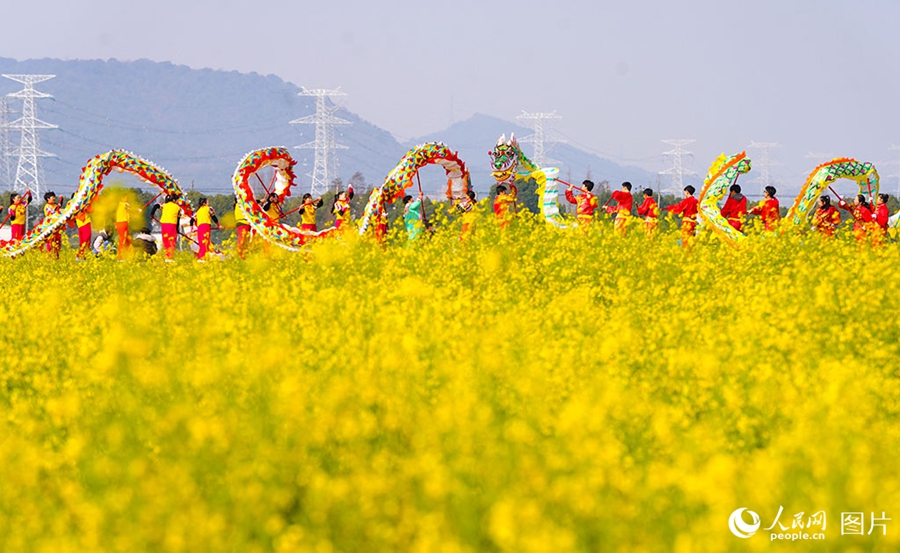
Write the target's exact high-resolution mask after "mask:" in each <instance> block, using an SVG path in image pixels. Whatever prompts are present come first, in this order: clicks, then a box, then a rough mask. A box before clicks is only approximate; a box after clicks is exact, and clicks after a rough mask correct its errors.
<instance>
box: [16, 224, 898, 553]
mask: <svg viewBox="0 0 900 553" xmlns="http://www.w3.org/2000/svg"><path fill="white" fill-rule="evenodd" d="M457 224H458V223H457ZM457 238H458V237H457V233H456V231H455V230H453V229H452V228H451V227H449V226H447V225H445V226H444V227H443V232H439V233H438V234H437V235H436V236H435V237H434V238H433V239H431V240H427V241H423V242H421V243H418V244H414V245H412V246H409V245H407V244H404V243H403V241H402V240H400V237H395V242H394V243H392V244H389V245H388V247H387V248H386V249H384V250H382V249H381V248H379V247H377V246H375V245H373V244H370V243H369V242H367V241H362V240H359V239H357V238H356V237H353V236H348V237H346V238H345V239H341V240H327V241H324V242H321V243H318V244H315V245H313V246H311V247H310V248H309V250H308V251H306V252H301V253H295V254H294V253H289V252H278V253H277V254H275V255H273V256H271V257H268V258H267V257H264V256H263V255H261V254H257V255H253V256H251V257H250V258H249V259H247V260H246V261H241V260H240V259H236V258H233V257H232V258H228V259H226V260H224V261H214V262H209V263H206V264H197V263H194V262H192V261H191V258H190V257H189V256H188V254H187V253H184V254H181V255H182V257H180V258H179V260H178V262H177V263H175V264H169V265H166V264H164V263H162V262H161V260H160V259H152V260H151V261H149V262H146V263H138V262H135V263H115V262H114V261H112V260H109V259H96V260H94V259H91V260H89V261H87V262H84V263H76V262H75V261H74V260H73V253H72V252H71V251H67V252H64V254H65V255H64V259H62V260H60V261H59V262H54V261H50V260H48V259H46V258H44V256H42V255H40V254H37V253H31V254H29V255H27V256H25V257H24V258H22V259H17V260H0V284H2V290H3V295H4V301H2V302H0V317H2V320H3V322H4V325H5V326H4V331H3V334H2V342H0V344H2V346H0V347H2V349H0V351H2V361H0V384H2V387H0V390H2V392H0V393H2V401H0V405H2V410H3V412H2V416H0V470H2V479H0V550H2V551H41V552H43V551H47V552H50V551H52V552H66V551H129V552H134V551H190V552H196V551H242V552H257V551H259V552H266V551H278V552H294V551H299V552H306V551H309V552H322V553H325V552H332V551H342V552H349V551H452V552H463V551H504V552H506V551H508V552H537V551H552V552H566V551H614V550H615V551H640V552H643V551H651V552H652V551H677V552H689V551H770V550H772V551H807V550H812V551H850V550H856V551H896V550H898V549H900V474H898V472H900V469H898V467H900V462H898V453H900V426H898V418H900V371H898V359H900V327H898V323H897V309H898V305H900V302H898V299H900V272H898V271H897V269H896V268H897V267H898V261H900V255H898V253H900V250H898V245H897V244H893V243H892V244H887V245H886V246H884V247H881V248H878V249H871V248H868V247H863V248H861V247H859V246H858V245H856V244H855V243H853V242H852V241H850V240H846V241H845V240H836V241H832V242H822V241H821V240H819V239H818V238H817V237H811V236H807V237H797V236H785V237H781V238H776V237H763V236H754V237H751V238H750V239H749V240H748V248H747V250H746V251H740V252H739V251H734V250H732V249H729V248H727V247H725V246H722V245H721V244H719V243H718V242H716V241H715V240H714V239H712V240H709V241H705V240H701V241H700V243H698V244H697V245H696V247H694V248H692V249H691V250H689V251H685V250H684V249H682V248H681V247H680V246H679V245H678V243H677V233H676V232H675V231H669V232H668V233H665V234H663V235H662V236H659V237H657V239H656V240H649V241H648V240H646V239H645V238H644V236H643V235H642V234H640V231H639V229H637V228H635V229H633V230H632V232H631V233H630V234H629V236H627V237H626V238H624V239H621V238H619V237H617V236H614V234H613V232H612V230H611V226H610V225H609V223H608V222H606V223H602V224H598V225H596V226H595V227H594V228H593V229H591V230H590V232H588V233H586V234H585V233H583V232H582V231H580V230H571V231H557V230H555V229H552V228H549V227H547V226H545V225H543V224H537V223H535V222H533V221H528V220H523V221H520V222H519V224H517V225H516V226H514V227H513V228H511V229H508V231H507V232H506V233H505V234H502V233H501V232H500V231H499V230H498V229H497V228H496V227H495V226H494V225H493V224H492V223H490V222H489V221H483V222H482V223H481V226H480V227H479V228H478V230H477V232H476V234H475V236H474V237H472V239H470V240H468V241H466V242H463V243H460V242H459V241H458V239H457ZM157 257H159V256H157ZM740 507H747V508H750V509H751V510H753V511H755V512H756V513H759V515H760V517H761V519H762V524H763V526H768V525H769V524H770V523H771V522H772V521H773V519H774V518H775V515H776V513H777V512H778V511H779V508H780V507H783V510H784V514H783V515H782V516H781V519H780V520H781V523H782V524H785V525H786V526H787V527H790V526H791V521H792V520H793V518H794V515H795V514H797V513H801V512H803V513H806V515H805V516H808V515H810V514H812V513H814V512H817V511H822V510H824V511H826V513H827V517H828V518H827V529H826V530H825V534H826V536H827V538H826V539H825V540H824V541H817V542H813V541H801V542H794V543H771V541H770V533H769V532H764V531H762V530H761V531H760V532H759V533H758V535H756V536H753V537H752V538H749V539H740V538H738V537H735V536H734V535H732V533H731V532H730V531H729V528H728V520H729V516H730V515H731V513H732V512H733V511H734V510H735V509H738V508H740ZM850 511H853V512H864V513H865V516H866V521H865V526H866V528H865V530H866V531H868V530H869V528H868V526H869V513H870V512H875V514H876V515H879V516H880V515H881V513H882V512H884V513H885V514H886V516H887V517H889V518H892V519H893V520H892V521H890V522H887V528H886V535H882V534H883V533H882V531H881V529H880V528H875V531H874V532H873V533H872V534H871V535H868V534H867V535H864V536H842V535H841V520H840V513H841V512H850ZM747 520H748V521H749V519H747Z"/></svg>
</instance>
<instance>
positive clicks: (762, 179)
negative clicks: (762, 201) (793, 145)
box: [747, 142, 781, 196]
mask: <svg viewBox="0 0 900 553" xmlns="http://www.w3.org/2000/svg"><path fill="white" fill-rule="evenodd" d="M780 147H781V144H779V143H777V142H751V143H750V144H749V145H748V146H747V149H748V150H759V152H760V157H759V161H756V159H755V158H756V156H751V159H753V160H754V161H753V165H754V167H759V176H758V177H756V178H755V179H752V180H751V181H750V182H758V183H759V195H760V196H762V193H763V189H764V188H765V187H767V186H771V185H772V177H771V175H770V174H769V168H770V167H771V166H772V165H775V163H773V162H772V160H771V158H770V157H769V150H774V149H775V148H780Z"/></svg>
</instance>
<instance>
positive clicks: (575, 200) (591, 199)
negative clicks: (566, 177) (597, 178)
mask: <svg viewBox="0 0 900 553" xmlns="http://www.w3.org/2000/svg"><path fill="white" fill-rule="evenodd" d="M574 190H578V191H579V192H581V194H578V195H577V196H576V195H575V192H574ZM593 190H594V183H593V182H592V181H590V180H584V181H583V182H582V183H581V187H580V188H579V187H577V186H575V185H572V184H568V183H566V201H567V202H569V203H570V204H575V220H576V221H578V225H579V226H580V227H582V228H584V229H587V228H588V227H589V226H591V223H593V222H594V211H596V210H597V208H598V207H599V206H600V200H598V199H597V196H595V195H594V193H593Z"/></svg>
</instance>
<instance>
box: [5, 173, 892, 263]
mask: <svg viewBox="0 0 900 553" xmlns="http://www.w3.org/2000/svg"><path fill="white" fill-rule="evenodd" d="M566 186H567V188H566V190H565V198H566V201H568V202H569V203H571V204H574V206H575V212H576V220H577V222H578V224H579V226H580V227H582V228H585V229H586V228H589V227H590V226H591V224H592V223H593V222H594V220H595V218H596V215H597V213H598V212H599V213H602V212H606V213H609V214H611V215H612V216H613V217H614V232H615V233H616V234H618V235H620V236H625V235H626V234H627V233H628V231H629V228H630V227H632V226H633V225H634V223H636V222H638V223H640V224H641V226H642V227H643V232H644V233H645V234H646V235H647V236H648V237H652V236H654V235H655V234H656V232H657V230H658V228H659V218H660V214H661V211H667V212H669V213H671V214H673V215H676V216H679V217H680V219H681V233H680V234H681V243H682V245H685V246H688V245H689V244H690V242H691V241H692V240H693V238H694V237H695V236H696V234H697V228H698V224H699V219H698V210H699V200H698V199H697V198H696V197H694V194H695V193H696V189H695V188H694V187H693V186H690V185H689V186H685V187H684V198H683V199H682V200H681V201H679V202H677V203H675V204H673V205H669V206H666V207H663V208H660V206H659V205H658V203H657V200H656V198H655V197H654V191H653V190H652V189H650V188H646V189H644V190H643V191H642V192H641V196H642V197H641V203H640V205H638V206H637V208H636V209H635V208H634V205H635V198H634V196H633V194H632V185H631V183H630V182H623V183H622V185H621V187H620V189H619V190H615V191H613V192H612V194H611V196H610V197H609V200H607V202H606V204H604V205H602V206H601V205H600V201H599V199H598V197H597V196H596V195H595V194H594V193H593V190H594V183H593V182H591V181H590V180H585V181H584V182H583V183H582V185H581V186H575V185H572V184H568V183H567V184H566ZM496 192H497V193H496V196H495V197H494V200H493V204H492V211H493V214H494V217H495V218H496V221H497V224H498V225H499V227H500V228H501V229H503V228H506V227H508V226H509V225H510V224H511V223H512V221H513V220H514V219H515V218H516V216H517V214H518V209H519V207H518V203H517V199H518V198H517V196H518V190H517V188H516V187H515V185H510V186H509V187H507V186H505V185H498V186H497V191H496ZM776 192H777V191H776V190H775V187H773V186H767V187H765V195H764V198H763V200H762V201H761V202H759V203H758V205H756V206H755V207H752V208H748V205H747V197H746V196H744V195H743V194H742V193H741V187H740V185H737V184H735V185H732V186H731V188H730V190H729V194H728V197H727V198H726V200H725V203H724V205H723V206H722V208H721V214H722V217H723V218H725V219H726V220H727V221H728V223H729V224H730V225H731V226H732V227H734V228H735V229H736V230H738V231H743V229H744V226H745V225H746V223H747V221H748V218H749V217H750V216H757V217H759V220H760V221H761V223H762V227H763V229H764V231H766V232H774V231H775V230H777V228H778V227H779V224H780V218H781V206H780V204H779V201H778V198H777V197H776ZM353 195H354V194H353V189H352V188H350V189H348V190H345V191H341V192H339V193H337V194H335V196H334V198H333V201H332V205H331V215H332V216H333V218H334V224H333V227H334V229H335V230H336V231H343V230H346V229H347V228H349V227H351V226H352V216H351V208H350V201H351V200H352V199H353ZM32 200H33V197H32V194H31V192H30V191H29V192H26V193H25V194H18V193H14V194H12V196H11V198H10V205H9V208H8V215H7V217H6V219H5V220H4V221H3V224H6V222H7V221H8V222H9V225H10V229H11V238H10V239H11V240H12V241H16V240H22V239H23V238H24V237H25V225H26V219H27V207H28V205H29V204H30V203H31V202H32ZM423 200H424V195H423V194H422V192H421V191H420V192H419V194H418V197H415V198H414V197H413V196H410V195H407V196H404V198H403V216H402V219H401V220H402V223H403V225H404V227H405V229H406V232H407V235H408V238H409V240H417V239H419V237H421V236H422V235H423V234H426V233H427V234H430V233H432V232H433V231H434V226H433V224H432V223H431V222H430V221H429V220H428V217H427V215H426V213H425V206H424V203H423ZM888 200H889V196H888V195H887V194H878V196H877V200H876V205H875V206H871V205H869V203H868V202H867V200H866V196H864V195H859V196H857V197H856V199H855V200H854V201H853V203H848V202H846V201H845V200H844V199H843V198H840V197H839V198H838V201H837V203H836V205H834V204H832V200H831V197H830V196H828V195H822V196H820V197H819V200H818V205H817V207H816V209H815V211H814V212H813V213H812V215H811V226H812V228H813V229H815V230H816V231H818V232H819V233H821V234H822V235H823V236H826V237H833V236H834V235H835V233H836V232H837V228H838V226H839V225H840V224H841V222H842V218H841V214H840V211H839V208H840V209H842V210H844V211H846V212H847V213H848V214H849V218H850V219H851V220H852V222H853V227H852V232H853V236H854V237H855V238H856V239H857V240H858V241H861V242H862V241H871V242H872V243H876V244H877V243H879V242H881V241H882V240H883V239H884V237H885V236H886V235H887V230H888V218H889V212H888V206H887V203H888ZM44 202H45V203H44V206H43V211H44V216H45V217H50V216H55V215H58V214H59V213H61V211H62V209H63V206H62V198H60V197H59V196H57V195H56V194H55V193H54V192H47V193H46V194H45V195H44ZM258 204H259V206H260V208H261V209H262V211H263V212H264V213H265V214H266V216H267V217H268V218H269V219H270V220H271V221H273V222H278V221H281V220H283V219H284V218H285V217H286V216H287V215H290V214H292V213H295V212H297V213H299V217H300V221H299V223H300V224H299V228H300V229H301V231H304V232H307V233H316V232H318V227H317V223H316V213H317V210H319V209H320V208H322V206H323V204H324V202H323V200H322V199H321V198H313V197H312V195H311V194H304V195H303V197H302V199H301V203H300V206H299V207H297V208H295V209H293V210H290V211H287V212H285V211H284V209H283V199H282V198H280V197H279V196H278V195H277V194H275V193H274V192H273V193H270V194H268V195H266V197H265V198H264V199H263V200H258ZM146 207H147V206H143V207H142V208H140V209H138V211H143V210H144V208H146ZM2 209H3V208H2V206H0V211H2ZM451 210H452V212H455V213H456V214H457V215H458V216H459V218H460V220H461V228H460V239H461V240H462V239H465V238H466V237H468V236H470V235H471V234H472V233H473V232H474V230H475V225H476V220H477V196H476V193H475V192H474V191H472V190H468V191H467V192H466V194H465V195H464V196H463V197H462V198H460V199H457V200H455V201H454V202H453V203H452V206H451ZM149 216H150V219H151V220H153V221H155V222H157V223H158V224H159V226H160V230H161V234H162V246H163V251H164V256H165V258H166V260H167V261H171V260H172V259H173V258H174V255H175V249H176V244H177V242H178V238H179V236H181V237H183V238H185V239H187V240H188V241H190V242H192V243H193V244H194V246H195V248H192V249H195V251H196V257H197V259H198V260H200V261H204V260H205V259H206V258H207V256H208V255H209V254H210V253H211V252H215V253H221V252H218V250H217V249H216V248H215V246H214V245H213V242H212V239H211V236H212V231H213V230H214V229H221V228H224V227H222V226H221V225H220V223H219V219H218V217H217V215H216V213H215V211H214V210H213V208H212V207H211V206H210V205H209V201H208V200H207V199H206V198H200V199H199V201H198V206H197V208H196V210H195V211H194V213H193V215H192V217H191V218H190V228H191V229H192V232H190V233H189V234H188V233H185V232H184V230H183V227H182V226H181V223H182V219H183V216H184V213H183V210H182V204H181V203H179V202H178V198H177V197H175V196H172V195H167V196H165V198H164V201H162V202H161V203H157V204H155V205H154V206H153V207H152V209H151V210H150V212H149ZM234 218H235V227H234V228H235V230H236V235H237V252H238V255H240V256H241V257H242V258H243V257H245V255H246V253H247V251H248V247H249V244H250V237H251V227H250V223H249V222H248V221H247V219H246V217H245V216H244V212H243V210H242V209H241V208H240V206H239V205H238V203H237V201H236V200H235V203H234ZM131 221H132V206H131V205H130V203H129V201H128V197H127V196H122V198H121V199H120V201H119V203H118V206H117V208H116V217H115V229H116V234H117V239H118V244H117V248H116V251H117V256H118V259H120V260H122V259H125V258H126V257H127V256H128V255H129V252H130V251H131V249H132V248H133V247H134V246H136V245H137V246H140V251H143V252H144V253H146V254H149V255H153V254H155V253H156V243H155V240H154V238H153V237H152V235H151V230H150V228H149V227H144V228H142V229H141V232H139V233H137V234H136V235H135V236H134V237H132V235H131V228H130V222H131ZM213 225H215V226H213ZM0 226H2V225H0ZM69 226H70V227H74V228H75V229H77V234H78V250H77V253H76V258H77V259H85V258H86V256H87V255H88V254H89V253H91V252H93V253H94V254H98V253H99V252H101V251H103V250H104V249H110V248H111V245H112V244H111V237H110V236H108V235H107V233H106V231H105V230H101V231H100V233H99V235H98V236H97V237H96V238H95V239H94V240H93V242H92V240H91V238H92V228H91V209H90V208H89V209H86V210H83V211H82V212H80V213H78V214H77V215H76V216H75V217H74V219H73V220H72V221H70V222H69ZM371 229H372V230H371V233H372V236H373V237H374V238H375V240H376V241H378V242H382V241H383V240H384V238H385V237H386V235H387V230H388V214H387V206H386V204H385V203H380V204H378V205H376V206H375V209H374V212H373V215H372V223H371ZM63 232H64V229H58V230H56V231H55V232H53V233H52V234H51V235H50V236H49V237H48V238H47V239H46V240H45V242H44V245H43V248H44V250H45V251H46V252H47V253H48V254H49V255H50V256H52V257H55V258H57V259H58V258H59V253H60V249H61V246H62V234H63ZM269 248H270V246H269V244H268V243H267V242H266V241H264V243H263V249H264V251H268V250H269Z"/></svg>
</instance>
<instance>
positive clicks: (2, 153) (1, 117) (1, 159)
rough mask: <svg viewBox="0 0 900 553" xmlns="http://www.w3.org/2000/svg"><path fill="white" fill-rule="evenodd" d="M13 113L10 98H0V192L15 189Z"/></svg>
mask: <svg viewBox="0 0 900 553" xmlns="http://www.w3.org/2000/svg"><path fill="white" fill-rule="evenodd" d="M11 113H12V110H11V109H10V107H9V98H6V97H5V96H3V97H0V190H12V187H13V172H12V155H13V146H12V141H11V140H10V138H9V120H10V118H11V117H10V115H11Z"/></svg>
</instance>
